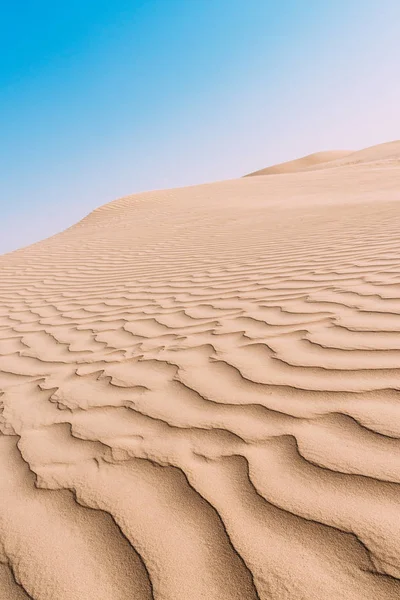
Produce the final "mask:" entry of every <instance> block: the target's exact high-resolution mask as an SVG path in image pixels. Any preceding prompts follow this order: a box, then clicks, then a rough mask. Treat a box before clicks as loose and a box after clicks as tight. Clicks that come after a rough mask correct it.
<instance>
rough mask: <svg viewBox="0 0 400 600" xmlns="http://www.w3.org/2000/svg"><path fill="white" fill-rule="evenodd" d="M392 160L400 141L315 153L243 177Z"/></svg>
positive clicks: (397, 154)
mask: <svg viewBox="0 0 400 600" xmlns="http://www.w3.org/2000/svg"><path fill="white" fill-rule="evenodd" d="M388 160H392V161H393V160H394V161H399V162H400V141H394V142H387V143H385V144H378V145H376V146H370V147H369V148H364V149H363V150H359V151H357V152H353V151H351V150H331V151H328V152H316V153H314V154H309V155H307V156H303V157H302V158H297V159H296V160H290V161H288V162H283V163H279V164H277V165H273V166H271V167H266V168H265V169H259V170H258V171H254V172H253V173H249V174H248V175H245V177H254V176H259V175H277V174H286V173H298V172H299V171H314V170H317V169H329V168H334V167H343V166H346V165H347V166H349V165H355V164H361V163H373V162H381V161H388Z"/></svg>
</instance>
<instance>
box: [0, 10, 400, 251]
mask: <svg viewBox="0 0 400 600" xmlns="http://www.w3.org/2000/svg"><path fill="white" fill-rule="evenodd" d="M399 31H400V1H399V0H374V1H372V0H332V1H330V0H279V1H278V0H273V1H269V0H147V1H146V0H113V1H110V0H69V1H68V2H55V1H54V0H51V1H50V0H35V2H33V1H32V0H15V1H14V2H11V1H9V2H6V1H5V0H3V2H0V82H1V94H0V121H1V140H0V141H1V147H0V148H1V149H0V216H1V218H0V253H1V252H7V251H10V250H13V249H15V248H18V247H21V246H25V245H27V244H29V243H32V242H34V241H38V240H39V239H42V238H43V237H47V236H49V235H52V234H53V233H56V232H57V231H60V230H62V229H64V228H65V227H68V226H69V225H71V224H73V223H74V222H76V221H77V220H79V219H80V218H82V217H83V216H85V215H86V214H87V213H88V212H90V211H91V210H92V209H93V208H95V207H97V206H99V205H101V204H104V203H105V202H108V201H111V200H113V199H114V198H117V197H120V196H123V195H127V194H131V193H134V192H139V191H143V190H148V189H158V188H166V187H177V186H182V185H188V184H196V183H202V182H206V181H213V180H221V179H227V178H232V177H238V176H241V175H242V174H244V173H246V172H249V171H253V170H255V169H258V168H262V167H265V166H267V165H269V164H273V163H276V162H281V161H283V160H289V159H292V158H297V157H298V156H302V155H305V154H308V153H310V152H314V151H318V150H327V149H352V148H354V149H359V148H362V147H365V146H369V145H373V144H376V143H380V142H385V141H391V140H393V139H398V138H400V108H399V107H400V42H399Z"/></svg>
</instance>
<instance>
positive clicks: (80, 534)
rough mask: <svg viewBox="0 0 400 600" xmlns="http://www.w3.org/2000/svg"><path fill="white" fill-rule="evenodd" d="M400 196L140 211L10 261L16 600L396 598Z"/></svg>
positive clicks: (307, 182) (388, 161) (215, 196)
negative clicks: (55, 599)
mask: <svg viewBox="0 0 400 600" xmlns="http://www.w3.org/2000/svg"><path fill="white" fill-rule="evenodd" d="M399 184H400V165H399V161H398V160H396V158H393V155H392V154H391V155H390V156H389V157H386V158H385V159H383V158H382V159H381V160H380V162H379V164H375V163H374V164H373V165H372V166H371V164H366V163H364V162H360V163H358V164H354V165H342V166H338V167H337V168H335V169H330V168H326V169H319V170H313V171H305V172H303V171H301V172H299V173H289V174H283V175H281V176H279V177H272V178H270V177H265V178H264V177H254V178H246V179H239V180H235V181H227V182H221V183H216V184H210V185H203V186H197V187H191V188H186V189H177V190H167V191H161V192H151V193H145V194H140V195H136V196H131V197H127V198H123V199H120V200H117V201H115V202H112V203H110V204H108V205H105V206H103V207H101V208H100V209H97V210H96V211H94V212H93V213H91V214H90V215H89V216H88V217H86V218H85V219H83V220H82V221H81V222H80V223H78V224H77V225H75V226H74V227H71V228H70V229H68V230H66V231H65V232H63V233H61V234H59V235H56V236H54V237H52V238H49V239H48V240H44V241H43V242H40V243H38V244H35V245H33V246H30V247H28V248H26V249H23V250H19V251H17V252H14V253H11V254H8V255H5V256H3V257H0V269H1V278H0V389H1V397H0V430H1V434H0V486H1V493H0V589H1V594H0V596H1V598H2V599H4V600H9V599H10V600H11V599H12V600H14V599H15V600H17V599H18V600H19V599H21V600H22V599H29V598H30V599H34V600H53V599H54V598H57V600H91V599H93V598H96V599H97V600H128V599H129V600H132V599H140V600H150V599H155V600H200V599H204V598H207V600H271V599H272V600H310V599H313V600H326V599H327V598H343V599H344V598H345V599H346V600H385V599H395V598H398V597H399V595H400V581H399V579H400V546H399V542H398V540H399V536H400V520H399V518H398V515H399V511H400V494H399V491H400V485H399V483H400V439H399V438H400V395H399V391H398V389H399V381H400V244H399V239H400V237H399V232H400V210H399V209H400V206H399V202H400V194H399Z"/></svg>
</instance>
